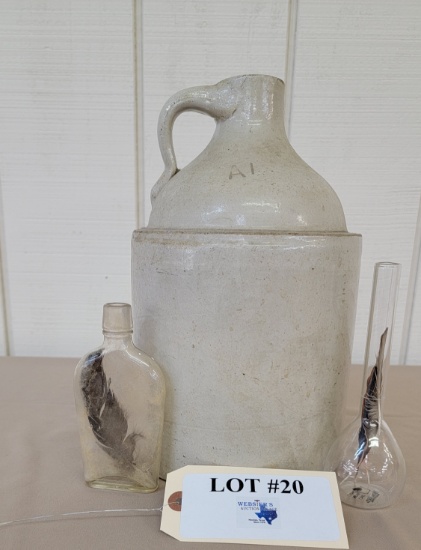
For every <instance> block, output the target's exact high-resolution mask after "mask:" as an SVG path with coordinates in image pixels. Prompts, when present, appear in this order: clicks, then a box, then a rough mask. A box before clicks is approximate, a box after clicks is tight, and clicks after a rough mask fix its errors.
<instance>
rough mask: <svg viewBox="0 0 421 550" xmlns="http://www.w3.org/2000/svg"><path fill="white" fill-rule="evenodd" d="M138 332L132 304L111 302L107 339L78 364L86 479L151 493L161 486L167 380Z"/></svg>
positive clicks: (105, 324)
mask: <svg viewBox="0 0 421 550" xmlns="http://www.w3.org/2000/svg"><path fill="white" fill-rule="evenodd" d="M132 332H133V329H132V314H131V306H130V305H129V304H122V303H110V304H105V305H104V311H103V334H104V343H103V344H102V346H101V347H100V348H98V349H96V350H94V351H92V352H90V353H88V354H87V355H85V356H84V357H83V358H82V359H81V360H80V361H79V363H78V365H77V367H76V371H75V377H74V392H75V403H76V413H77V418H78V422H79V431H80V442H81V449H82V457H83V464H84V473H85V481H86V483H87V484H88V485H89V486H91V487H94V488H103V489H115V490H121V491H137V492H144V493H148V492H152V491H155V490H156V489H157V487H158V477H159V466H160V460H161V440H162V430H163V422H164V401H165V381H164V376H163V374H162V371H161V369H160V367H159V366H158V364H157V363H156V362H155V361H154V360H153V359H152V358H151V357H149V356H148V355H146V354H145V353H144V352H143V351H141V350H139V349H137V348H136V347H135V346H134V345H133V342H132Z"/></svg>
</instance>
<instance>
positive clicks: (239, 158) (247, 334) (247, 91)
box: [132, 75, 361, 477]
mask: <svg viewBox="0 0 421 550" xmlns="http://www.w3.org/2000/svg"><path fill="white" fill-rule="evenodd" d="M185 110H197V111H199V112H202V113H204V114H207V115H209V116H212V117H213V118H214V119H215V121H216V129H215V133H214V136H213V138H212V140H211V142H210V143H209V145H208V146H207V147H206V149H205V150H204V151H203V152H202V153H201V154H200V155H199V156H198V157H197V158H196V159H194V160H193V161H192V162H191V163H190V164H189V165H188V166H186V167H185V168H183V169H181V170H180V169H179V168H178V167H177V163H176V157H175V153H174V148H173V144H172V127H173V124H174V120H175V118H176V117H177V116H178V115H179V114H181V113H182V112H183V111H185ZM158 136H159V143H160V147H161V151H162V155H163V159H164V164H165V170H164V173H163V175H162V177H161V178H160V180H159V181H158V182H157V184H156V185H155V187H154V188H153V191H152V214H151V217H150V222H149V225H148V227H147V228H144V229H141V230H138V231H135V232H134V234H133V239H132V284H133V314H134V340H135V343H136V345H137V346H139V347H141V348H142V349H144V350H145V351H146V352H147V353H148V354H149V355H151V356H153V357H154V358H155V359H156V360H157V361H158V362H159V363H160V364H161V365H162V368H163V370H164V372H165V375H166V383H167V401H166V413H165V426H164V440H163V461H162V464H161V475H162V476H164V477H165V475H166V473H167V472H169V471H171V470H174V469H176V468H179V467H182V466H184V465H187V464H221V465H224V464H225V465H233V466H256V467H283V468H295V469H316V470H317V469H320V468H321V466H322V464H323V459H324V456H325V454H326V453H327V450H328V449H329V447H330V445H331V443H332V441H333V439H334V438H335V436H336V435H337V433H338V429H339V424H340V417H341V410H342V405H343V398H344V390H345V386H346V377H347V372H348V366H349V364H350V361H351V348H352V340H353V332H354V321H355V309H356V298H357V289H358V277H359V265H360V255H361V236H360V235H355V234H352V233H348V232H347V229H346V223H345V217H344V213H343V209H342V206H341V204H340V201H339V199H338V197H337V195H336V194H335V192H334V191H333V190H332V188H331V187H330V185H329V184H328V183H327V182H326V181H325V180H324V179H323V178H322V177H321V176H319V175H318V174H317V173H316V172H314V170H312V169H311V168H310V167H309V166H308V165H307V164H306V163H305V162H304V161H303V160H302V159H300V157H299V156H298V155H297V153H296V152H295V151H294V150H293V148H292V147H291V145H290V144H289V142H288V140H287V138H286V136H285V131H284V125H283V83H282V81H280V80H279V79H276V78H274V77H268V76H259V75H250V76H243V77H234V78H232V79H228V80H225V81H222V82H221V83H219V84H217V85H215V86H205V87H197V88H191V89H189V90H184V91H182V92H179V93H178V94H175V95H174V96H173V97H172V98H170V100H169V101H168V102H167V104H166V105H165V106H164V108H163V110H162V112H161V116H160V121H159V129H158Z"/></svg>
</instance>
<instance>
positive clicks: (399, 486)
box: [324, 262, 406, 509]
mask: <svg viewBox="0 0 421 550" xmlns="http://www.w3.org/2000/svg"><path fill="white" fill-rule="evenodd" d="M399 275H400V265H399V264H395V263H385V262H384V263H378V264H376V265H375V269H374V280H373V291H372V298H371V308H370V319H369V325H368V335H367V346H366V353H365V369H364V378H363V388H362V396H361V406H360V412H359V414H358V416H357V417H356V418H355V419H354V420H353V422H351V424H349V425H348V426H347V427H346V428H345V430H344V431H343V432H342V433H341V434H340V435H339V437H338V438H337V439H336V440H335V442H334V444H333V445H332V447H331V449H330V451H329V453H328V455H327V458H326V460H325V464H324V469H325V470H328V471H335V472H336V475H337V479H338V485H339V492H340V496H341V500H342V502H344V503H345V504H349V505H351V506H354V507H357V508H364V509H377V508H385V507H387V506H390V505H391V504H393V503H394V502H395V500H396V499H397V498H398V497H399V495H400V494H401V492H402V490H403V487H404V484H405V477H406V468H405V460H404V458H403V456H402V452H401V450H400V448H399V445H398V444H397V442H396V440H395V438H394V437H393V434H392V432H391V431H390V428H389V426H388V425H387V424H386V422H385V420H384V419H383V404H384V397H385V387H386V380H387V371H388V368H389V364H390V344H391V338H392V329H393V319H394V312H395V305H396V298H397V289H398V284H399Z"/></svg>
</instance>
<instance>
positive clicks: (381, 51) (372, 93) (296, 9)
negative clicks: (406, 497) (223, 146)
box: [0, 0, 421, 364]
mask: <svg viewBox="0 0 421 550" xmlns="http://www.w3.org/2000/svg"><path fill="white" fill-rule="evenodd" d="M246 73H266V74H272V75H275V76H278V77H281V78H283V79H285V82H286V87H287V90H288V97H287V112H288V120H287V122H289V133H290V137H291V141H292V143H293V145H294V147H295V148H296V149H297V151H298V153H299V154H300V155H301V156H302V157H303V158H304V159H305V160H306V161H307V162H308V163H309V164H310V165H312V166H313V168H315V169H316V170H317V171H318V172H320V173H321V174H322V175H323V176H324V177H325V178H326V179H327V180H328V181H329V182H330V183H331V184H332V186H333V187H334V188H335V190H336V192H337V193H338V195H339V196H340V198H341V200H342V203H343V206H344V209H345V213H346V216H347V221H348V229H349V230H350V231H354V232H359V233H362V234H363V237H364V250H363V258H362V270H361V284H360V295H359V296H360V298H359V307H358V314H357V325H356V338H355V346H354V361H357V362H361V361H362V358H363V353H364V343H365V334H366V325H367V316H368V307H369V296H370V290H371V278H372V270H373V265H374V263H375V262H376V261H380V260H390V261H398V262H400V263H402V280H401V290H400V299H399V310H398V314H397V320H396V326H395V337H394V344H393V350H394V351H393V355H394V357H393V359H394V362H398V361H400V362H407V363H412V364H414V363H415V364H417V363H418V364H420V363H421V269H420V266H419V258H420V247H421V214H420V193H421V101H420V97H421V3H419V2H418V1H417V0H403V1H402V2H396V1H395V0H394V1H386V0H373V1H371V2H366V1H365V0H355V1H354V2H349V1H345V0H324V1H322V0H319V1H317V2H314V1H311V0H298V1H294V0H293V1H291V2H288V1H287V0H214V1H213V2H207V1H206V0H203V1H201V0H137V1H132V0H2V2H1V4H0V216H1V219H0V250H1V256H0V262H1V271H0V275H1V281H0V354H8V353H10V354H12V355H46V356H54V355H55V356H78V355H81V354H83V353H84V352H86V351H87V350H89V349H90V348H92V347H93V346H95V345H96V344H97V343H98V342H99V341H100V339H101V328H100V322H101V308H102V304H103V303H105V302H107V301H121V300H124V301H130V236H131V232H132V230H133V229H134V228H135V227H137V226H141V225H144V223H145V220H147V218H148V215H149V212H150V202H149V193H150V189H151V187H152V185H153V184H154V182H155V181H156V179H157V178H158V177H159V175H160V173H161V170H162V161H161V157H160V153H159V149H158V143H157V139H156V123H157V119H158V115H159V111H160V108H161V107H162V105H163V104H164V102H165V101H166V99H168V97H169V96H170V95H172V94H173V93H174V92H176V91H178V90H181V89H183V88H186V87H189V86H194V85H201V84H212V83H215V82H217V81H219V80H221V79H223V78H226V77H228V76H234V75H237V74H246ZM212 131H213V122H212V120H211V119H208V118H206V117H204V116H201V115H195V114H190V113H189V114H185V115H183V116H182V117H180V119H179V120H178V121H177V123H176V128H175V147H176V151H177V158H178V160H179V164H180V165H181V166H183V165H185V164H186V163H188V162H189V160H191V159H192V158H194V156H195V155H196V154H197V153H199V152H200V151H201V149H203V147H204V146H205V144H206V143H207V141H208V140H209V138H210V136H211V134H212Z"/></svg>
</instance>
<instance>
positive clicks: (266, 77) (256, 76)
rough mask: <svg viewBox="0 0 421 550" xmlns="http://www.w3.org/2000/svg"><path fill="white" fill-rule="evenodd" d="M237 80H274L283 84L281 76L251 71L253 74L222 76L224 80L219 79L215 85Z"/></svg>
mask: <svg viewBox="0 0 421 550" xmlns="http://www.w3.org/2000/svg"><path fill="white" fill-rule="evenodd" d="M238 80H275V81H278V82H279V83H280V84H282V85H284V84H285V83H284V81H283V80H282V79H281V78H278V77H277V76H272V75H269V74H259V73H253V74H242V75H237V76H231V77H229V78H224V80H221V81H220V82H218V84H217V86H218V85H219V84H227V83H233V82H236V81H238Z"/></svg>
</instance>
